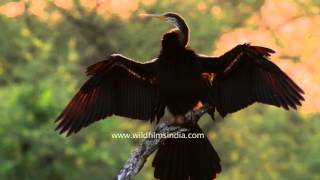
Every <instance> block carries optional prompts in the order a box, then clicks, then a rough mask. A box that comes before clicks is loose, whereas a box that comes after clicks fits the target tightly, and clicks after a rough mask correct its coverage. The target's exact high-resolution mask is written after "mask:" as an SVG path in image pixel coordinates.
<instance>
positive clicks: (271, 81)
mask: <svg viewBox="0 0 320 180" xmlns="http://www.w3.org/2000/svg"><path fill="white" fill-rule="evenodd" d="M271 53H274V51H273V50H271V49H268V48H264V47H259V46H251V45H248V44H243V45H238V46H236V47H235V48H233V49H232V50H230V51H228V52H227V53H225V54H224V55H222V56H220V57H216V58H213V57H205V56H199V60H200V61H201V64H202V66H203V71H204V72H209V73H213V74H214V79H213V81H212V91H213V94H214V95H213V96H214V101H215V102H214V105H215V107H216V109H217V111H218V112H219V113H220V115H222V116H225V115H226V114H228V113H233V112H236V111H238V110H240V109H242V108H245V107H247V106H249V105H251V104H253V103H254V102H260V103H264V104H269V105H274V106H277V107H282V108H285V109H287V110H288V109H290V108H293V109H296V108H297V106H299V105H301V101H303V100H304V98H303V94H304V92H303V90H302V89H301V88H300V87H299V86H298V85H297V84H296V83H295V82H294V81H293V80H292V79H290V77H288V76H287V75H286V74H285V73H284V72H283V71H282V70H281V69H280V68H279V67H278V66H277V65H275V64H274V63H273V62H271V61H270V60H268V59H267V57H268V56H270V54H271Z"/></svg>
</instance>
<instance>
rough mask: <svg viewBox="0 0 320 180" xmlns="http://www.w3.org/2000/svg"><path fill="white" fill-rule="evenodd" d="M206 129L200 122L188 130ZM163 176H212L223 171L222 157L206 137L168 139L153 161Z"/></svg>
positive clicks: (199, 179)
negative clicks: (201, 126) (200, 125)
mask: <svg viewBox="0 0 320 180" xmlns="http://www.w3.org/2000/svg"><path fill="white" fill-rule="evenodd" d="M189 133H203V131H202V130H201V129H200V127H199V126H198V125H196V126H195V127H193V128H192V129H191V130H190V131H189V132H187V133H185V135H186V137H187V136H188V134H189ZM152 166H153V167H154V168H155V170H154V177H155V178H158V179H160V180H189V179H190V180H210V179H214V178H215V177H216V174H217V173H219V172H221V166H220V158H219V156H218V154H217V152H216V151H215V150H214V148H213V147H212V145H211V143H210V141H209V140H208V138H207V137H204V138H201V139H166V140H165V142H164V143H163V145H161V146H160V148H159V150H158V151H157V154H156V156H155V158H154V160H153V162H152Z"/></svg>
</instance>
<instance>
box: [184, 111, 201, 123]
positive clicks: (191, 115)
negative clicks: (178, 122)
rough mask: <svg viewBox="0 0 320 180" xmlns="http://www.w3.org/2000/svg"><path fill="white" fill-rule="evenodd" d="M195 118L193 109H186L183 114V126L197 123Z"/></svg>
mask: <svg viewBox="0 0 320 180" xmlns="http://www.w3.org/2000/svg"><path fill="white" fill-rule="evenodd" d="M197 120H198V119H197V118H195V116H194V111H192V110H191V111H188V112H187V113H186V115H185V116H184V126H186V127H193V126H195V125H196V124H197Z"/></svg>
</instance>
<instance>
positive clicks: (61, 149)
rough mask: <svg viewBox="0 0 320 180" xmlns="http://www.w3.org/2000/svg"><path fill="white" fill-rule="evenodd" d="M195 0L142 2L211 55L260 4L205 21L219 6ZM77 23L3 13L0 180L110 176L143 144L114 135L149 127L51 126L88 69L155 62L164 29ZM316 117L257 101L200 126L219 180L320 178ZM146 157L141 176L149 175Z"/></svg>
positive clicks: (244, 4)
mask: <svg viewBox="0 0 320 180" xmlns="http://www.w3.org/2000/svg"><path fill="white" fill-rule="evenodd" d="M198 2H199V1H196V0H190V1H187V2H186V3H185V4H180V1H173V2H169V1H158V2H156V3H155V4H154V5H152V6H144V5H142V4H141V5H140V6H141V8H144V9H146V11H148V12H152V11H154V12H164V11H168V10H171V11H178V12H180V13H181V14H182V15H184V16H185V17H188V18H187V21H188V23H189V25H190V28H191V33H192V37H191V43H190V45H191V47H193V48H194V49H196V50H197V51H198V52H201V53H210V52H212V51H213V49H214V41H215V40H216V39H217V38H219V37H220V36H221V34H222V32H223V31H226V30H231V29H234V28H237V27H239V26H241V24H243V22H244V21H245V20H246V18H248V16H249V15H250V14H252V13H253V12H254V11H256V10H257V9H259V7H260V6H261V5H262V4H263V1H260V0H246V1H230V2H223V3H221V4H219V5H221V8H222V9H223V11H222V14H220V15H219V16H213V17H211V16H210V17H209V16H207V13H209V11H210V9H211V7H212V6H214V5H216V4H217V2H218V1H217V2H216V1H214V3H212V2H211V1H208V2H206V5H207V11H201V12H200V11H197V10H195V6H197V4H198ZM221 2H222V1H221ZM235 7H240V10H239V11H235V10H234V9H235ZM50 8H52V7H49V8H48V9H49V11H50ZM73 11H76V10H73ZM68 13H69V12H68ZM74 13H75V14H77V13H76V12H74ZM78 16H79V15H78ZM76 17H77V16H76ZM78 20H80V21H81V22H82V23H83V24H82V25H81V23H80V25H79V24H77V23H75V22H73V21H71V20H70V19H68V18H66V17H65V16H62V19H61V20H60V21H57V22H46V21H43V20H41V19H39V18H38V17H36V16H34V15H31V14H25V15H24V16H21V17H17V18H14V19H12V18H7V17H4V16H0V24H1V34H0V109H1V111H0V137H1V138H0V162H1V163H0V179H17V180H18V179H19V180H20V179H25V180H28V179H68V180H69V179H97V180H99V179H112V178H113V176H114V175H115V174H116V173H117V171H118V170H119V168H120V167H121V166H122V165H123V163H124V162H125V161H126V159H127V158H128V156H129V154H130V152H131V151H132V150H133V149H134V147H135V146H136V145H137V143H139V141H132V140H128V139H116V140H115V139H112V138H111V133H112V132H139V131H146V130H147V129H150V125H146V124H142V123H141V122H137V121H130V120H125V119H123V118H119V117H111V118H109V119H108V120H107V121H103V122H102V121H101V122H97V123H95V124H94V125H91V126H90V127H89V128H86V129H84V130H82V131H81V132H80V133H79V134H77V135H75V136H72V137H69V138H66V137H64V136H60V135H58V134H57V132H55V131H54V123H53V121H54V119H55V117H57V115H58V113H59V112H60V111H61V110H62V109H63V107H64V106H65V105H66V103H67V102H68V100H69V99H70V98H71V97H72V95H73V94H74V93H75V91H76V90H77V88H79V86H80V84H81V83H83V82H84V80H85V79H86V77H85V75H84V71H85V67H86V66H87V65H89V64H91V63H93V62H96V61H98V60H100V59H101V58H103V56H105V55H107V54H109V53H122V54H124V55H126V56H129V57H132V58H134V59H140V60H141V61H146V60H149V59H151V58H154V57H155V56H157V53H158V52H159V49H160V41H159V39H160V37H161V34H162V33H163V32H165V31H166V30H167V29H168V28H169V26H168V25H166V24H163V23H159V22H157V21H152V20H142V19H140V18H139V17H138V14H137V13H133V15H132V16H131V17H130V18H129V19H127V20H124V19H121V18H120V17H116V16H109V17H101V16H98V15H96V14H93V15H90V14H82V15H80V17H79V18H78ZM88 23H89V25H90V26H85V25H88ZM91 26H93V27H95V28H96V29H94V30H92V29H90V27H91ZM155 27H156V28H155ZM86 28H89V29H86ZM91 30H92V31H91ZM102 32H103V33H102ZM103 50H105V51H103ZM119 119H121V120H119ZM319 120H320V116H319V114H315V115H302V114H299V113H292V112H291V113H287V112H284V111H283V110H279V109H276V108H266V107H265V106H262V105H257V106H254V107H251V108H249V109H247V110H245V111H241V112H239V113H236V114H235V115H232V116H230V117H229V118H226V120H223V121H222V120H219V121H217V122H215V123H214V124H213V123H212V122H211V121H209V120H208V118H207V117H206V118H203V120H202V121H203V123H202V126H203V127H204V129H206V131H207V133H208V135H209V137H210V139H211V140H212V143H213V144H214V146H215V148H216V149H217V151H218V152H219V154H220V155H221V159H222V164H223V172H222V175H221V176H220V177H221V179H262V180H263V179H319V178H320V176H319V173H318V171H319V169H320V156H319V149H320V145H319V143H318V142H320V133H319V132H320V131H319V127H320V121H319ZM150 161H151V158H150V160H149V161H148V163H147V164H146V165H145V168H144V169H143V170H142V172H141V173H140V174H139V176H138V177H137V179H151V177H152V173H153V172H152V171H153V169H152V168H151V167H150V166H151V165H150Z"/></svg>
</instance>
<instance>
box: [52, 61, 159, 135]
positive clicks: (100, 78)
mask: <svg viewBox="0 0 320 180" xmlns="http://www.w3.org/2000/svg"><path fill="white" fill-rule="evenodd" d="M155 62H156V60H154V61H150V62H147V63H138V62H135V61H133V60H130V59H128V58H126V57H123V56H121V55H111V56H110V57H109V58H108V59H106V60H104V61H101V62H98V63H96V64H93V65H91V66H89V67H88V69H87V74H88V75H89V76H91V77H90V78H89V79H88V80H87V81H86V82H85V84H84V85H83V86H82V87H81V88H80V90H79V91H78V92H77V93H76V94H75V96H74V97H73V98H72V99H71V101H70V102H69V104H68V105H67V107H66V108H65V109H64V111H63V112H62V113H61V114H60V115H59V117H58V118H57V119H56V122H57V127H56V130H58V131H59V132H60V133H64V132H67V135H70V134H71V133H76V132H78V131H79V130H80V129H81V128H83V127H86V126H88V125H89V124H91V123H93V122H95V121H98V120H100V119H104V118H106V117H108V116H111V115H119V116H123V117H129V118H134V119H141V120H153V119H154V118H155V117H156V116H157V114H156V113H157V102H158V91H157V88H156V86H155V85H154V80H155V77H154V75H153V74H154V73H153V69H154V67H153V66H154V63H155Z"/></svg>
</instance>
